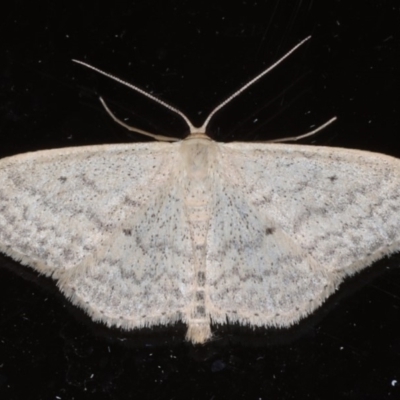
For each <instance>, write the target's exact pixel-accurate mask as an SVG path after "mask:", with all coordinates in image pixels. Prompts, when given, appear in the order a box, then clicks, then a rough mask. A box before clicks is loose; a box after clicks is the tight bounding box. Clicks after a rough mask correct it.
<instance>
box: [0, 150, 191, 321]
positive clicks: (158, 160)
mask: <svg viewBox="0 0 400 400" xmlns="http://www.w3.org/2000/svg"><path fill="white" fill-rule="evenodd" d="M179 145H180V144H179V143H177V144H172V145H171V144H167V143H144V144H133V145H108V146H90V147H82V148H68V149H59V150H50V151H42V152H37V153H28V154H23V155H19V156H15V157H10V158H6V159H3V160H1V161H0V250H1V251H2V252H4V253H6V254H8V255H10V256H11V257H12V258H14V259H15V260H17V261H20V262H21V263H23V264H25V265H29V266H31V267H33V268H35V269H36V270H38V271H40V272H42V273H44V274H46V275H51V276H53V277H54V278H55V279H57V280H58V284H59V285H60V287H61V289H62V290H63V292H64V293H65V294H66V295H67V296H68V297H70V298H71V300H72V301H73V302H74V303H76V304H78V305H80V306H81V307H83V308H84V309H85V310H86V311H87V312H88V313H89V314H90V315H91V316H92V317H94V318H96V319H101V320H103V321H104V322H106V323H107V324H109V325H118V326H123V327H127V328H128V327H139V326H144V325H152V324H158V323H167V322H171V321H175V320H177V319H180V318H181V312H182V310H183V309H184V308H185V307H186V306H187V303H188V302H189V301H190V300H189V297H190V296H189V286H190V284H191V283H192V281H193V276H192V274H193V271H192V268H193V262H192V259H191V257H192V252H193V249H192V244H191V242H190V235H189V231H190V229H189V226H188V223H187V220H186V217H185V216H184V214H183V197H182V193H181V192H180V188H179V186H178V185H176V184H175V183H176V176H175V175H176V174H175V169H176V168H177V166H179V156H180V153H179ZM178 266H179V267H181V268H177V267H178Z"/></svg>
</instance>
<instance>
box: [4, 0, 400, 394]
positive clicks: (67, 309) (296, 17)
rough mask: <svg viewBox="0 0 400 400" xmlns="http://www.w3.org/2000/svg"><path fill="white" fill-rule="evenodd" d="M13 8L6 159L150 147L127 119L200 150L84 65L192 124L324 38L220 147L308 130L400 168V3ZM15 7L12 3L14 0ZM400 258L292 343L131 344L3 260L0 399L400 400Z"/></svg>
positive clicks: (236, 108) (174, 120)
mask: <svg viewBox="0 0 400 400" xmlns="http://www.w3.org/2000/svg"><path fill="white" fill-rule="evenodd" d="M82 3H83V4H79V3H74V2H50V1H39V2H28V1H14V2H12V4H11V8H9V9H8V10H5V9H2V13H1V16H0V27H1V28H0V29H1V38H2V41H3V45H1V47H0V50H1V60H2V61H1V63H0V66H1V70H0V71H1V76H0V79H1V80H0V96H1V101H0V112H1V117H0V139H1V145H0V156H6V155H11V154H17V153H21V152H26V151H32V150H36V149H45V148H56V147H67V146H75V145H77V146H78V145H79V146H80V145H87V144H95V143H98V144H100V143H101V144H103V143H117V142H137V141H143V140H147V139H145V138H143V137H141V136H139V135H137V134H134V133H130V132H127V131H125V130H124V129H123V128H121V127H119V126H117V125H116V124H114V123H113V121H112V120H111V119H110V118H109V117H108V115H107V114H106V113H105V112H104V110H103V109H102V107H101V105H100V104H99V102H98V100H97V96H98V95H100V94H101V95H102V96H103V97H104V98H105V99H106V100H107V102H108V104H109V105H110V107H112V109H113V110H114V111H115V112H116V114H117V115H118V116H120V117H121V118H124V119H127V121H128V122H130V123H131V124H133V125H136V126H138V127H141V128H142V129H147V130H150V131H153V132H155V133H160V134H164V135H174V136H180V137H184V136H185V135H186V134H187V133H188V129H187V127H186V126H185V124H184V123H183V122H182V120H181V119H180V118H179V117H176V116H174V115H171V113H169V112H167V111H166V110H164V109H163V108H162V107H160V106H158V105H156V104H153V103H152V102H150V101H148V100H146V99H145V98H143V97H142V96H140V95H138V94H135V93H134V92H131V91H130V90H128V89H127V88H124V87H123V86H121V85H119V84H117V83H115V82H112V81H109V80H107V79H106V78H104V77H102V76H100V75H98V74H96V73H94V72H92V71H90V70H87V69H85V68H83V67H81V66H79V65H77V64H74V63H72V62H71V59H72V58H76V59H80V60H84V61H87V62H89V63H91V64H93V65H95V66H97V67H99V68H102V69H104V70H106V71H109V72H111V73H113V74H115V75H117V76H119V77H121V78H123V79H126V80H128V81H130V82H132V83H134V84H137V85H139V86H141V87H142V88H144V89H147V90H149V91H152V93H154V94H155V95H157V96H159V97H161V98H162V99H164V100H166V101H167V102H170V103H171V104H173V105H175V106H177V107H179V108H181V109H182V110H183V112H185V113H186V114H187V115H188V116H189V118H191V119H192V120H193V121H194V123H196V124H201V123H202V122H203V118H204V117H205V115H207V114H208V112H209V111H210V110H211V109H212V108H213V107H215V106H216V105H217V104H218V103H219V102H220V101H222V100H223V99H224V98H225V97H226V96H227V95H229V94H230V93H232V92H233V91H234V90H235V89H237V88H238V87H240V85H242V84H244V83H246V81H247V80H249V79H250V78H252V77H253V76H255V75H256V74H257V73H259V72H261V71H262V70H263V69H264V68H266V67H267V66H268V65H270V64H271V63H273V62H274V61H275V60H277V59H278V58H279V57H280V56H282V55H283V54H284V53H285V52H286V51H288V50H289V49H290V48H291V47H292V46H294V45H295V44H297V43H298V42H299V41H300V40H301V39H303V38H305V37H306V36H308V35H310V34H311V35H312V36H313V38H312V40H311V41H309V42H308V43H307V44H305V45H304V46H303V47H301V48H300V49H299V50H298V51H297V52H296V53H295V54H294V55H292V56H291V57H290V58H289V59H288V60H286V61H285V62H284V63H283V64H282V65H281V66H279V67H278V68H277V69H276V70H275V71H274V72H271V73H270V74H269V75H268V76H266V77H265V78H263V80H262V81H260V82H259V83H258V84H257V85H255V86H254V87H252V88H251V89H250V90H249V91H248V92H246V93H245V94H244V95H243V96H242V97H240V98H239V99H237V100H235V101H234V102H233V103H232V104H231V105H229V106H228V107H226V109H224V110H223V111H221V112H220V113H219V114H218V115H217V116H216V117H215V119H213V121H212V123H211V124H210V127H209V132H208V133H209V134H210V135H211V136H212V137H213V138H214V139H216V140H220V141H232V140H242V141H255V140H268V139H273V138H281V137H287V136H292V135H296V134H301V133H304V132H306V131H308V130H310V129H311V127H312V126H313V125H319V124H322V123H323V122H325V121H326V120H327V119H329V118H331V117H332V116H335V115H336V116H337V117H338V121H337V122H336V123H335V124H334V125H331V126H330V127H329V128H327V129H326V130H325V131H323V132H321V133H320V134H318V135H317V136H314V137H312V138H309V139H308V140H305V141H304V143H306V144H310V143H313V144H316V145H324V146H342V147H349V148H356V149H364V150H370V151H377V152H383V153H387V154H390V155H393V156H397V157H399V156H400V142H399V136H400V130H399V128H400V118H399V111H400V102H399V88H400V85H399V83H400V72H399V62H398V59H399V54H400V44H399V33H400V5H399V3H398V1H395V0H393V1H379V0H374V1H372V0H371V1H366V0H363V1H348V0H343V1H334V0H324V1H319V2H316V1H300V0H295V1H288V0H286V1H285V0H281V1H277V0H273V1H267V0H261V1H254V2H253V1H240V2H238V1H230V2H228V3H225V2H222V1H219V0H217V1H214V2H200V1H184V0H162V1H161V0H157V1H154V0H147V1H131V2H127V3H122V2H115V1H114V2H107V4H106V5H105V6H99V5H98V4H96V3H94V2H93V3H92V2H82ZM9 6H10V4H9ZM399 265H400V255H394V256H392V257H390V258H385V259H383V260H381V261H379V262H377V263H375V264H374V265H373V266H372V267H371V268H368V269H367V270H365V271H363V272H362V273H360V274H358V275H357V276H355V277H353V278H351V279H348V280H347V281H346V282H345V283H344V284H343V285H342V286H341V287H340V289H339V291H338V292H337V293H336V294H335V295H334V296H332V297H331V298H330V299H329V300H328V301H327V302H326V304H325V305H324V306H323V307H321V309H319V310H318V311H317V312H316V313H315V314H313V315H312V316H311V317H310V318H308V319H306V320H304V321H302V322H301V323H300V324H299V325H297V326H295V327H293V328H292V329H287V330H272V329H257V330H255V331H253V330H251V329H248V328H244V327H238V326H228V327H224V328H223V329H222V328H218V329H215V332H216V340H214V341H212V342H210V343H208V344H206V345H205V346H193V345H191V344H189V343H187V342H185V341H184V333H185V327H184V326H182V325H176V326H172V327H167V328H164V329H161V328H160V329H153V330H142V331H138V332H134V333H132V334H128V333H126V332H120V331H117V330H108V329H105V328H104V327H103V326H101V325H99V324H94V323H91V321H90V320H89V319H88V318H87V317H86V316H85V315H84V314H83V313H82V312H81V311H80V310H77V309H76V308H75V307H73V306H71V305H70V304H69V302H68V301H66V300H65V299H64V298H63V296H61V295H60V294H59V292H58V290H57V288H56V286H55V285H54V283H53V282H52V280H50V279H45V278H43V277H38V276H37V274H36V273H35V272H34V271H32V270H30V269H29V268H23V267H21V266H20V265H19V264H17V263H15V262H13V261H11V260H10V259H9V258H7V257H4V256H3V257H1V258H0V398H1V399H2V400H3V399H4V400H8V399H54V400H56V399H207V400H211V399H214V400H219V399H251V400H253V399H254V400H258V399H262V400H265V399H305V398H310V399H339V398H341V399H386V398H388V399H396V398H400V269H399Z"/></svg>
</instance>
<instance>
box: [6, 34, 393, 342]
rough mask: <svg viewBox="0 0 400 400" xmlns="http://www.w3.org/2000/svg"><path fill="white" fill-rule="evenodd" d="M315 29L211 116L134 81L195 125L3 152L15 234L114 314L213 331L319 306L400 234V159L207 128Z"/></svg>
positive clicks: (28, 260) (42, 268) (16, 255)
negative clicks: (116, 140) (186, 110)
mask: <svg viewBox="0 0 400 400" xmlns="http://www.w3.org/2000/svg"><path fill="white" fill-rule="evenodd" d="M307 39H308V38H307ZM307 39H306V40H307ZM303 42H304V41H303ZM303 42H301V43H300V44H302V43H303ZM300 44H299V45H297V46H296V47H295V48H294V49H292V50H291V51H290V52H289V53H288V54H286V55H285V56H284V57H282V58H281V59H280V60H279V61H277V62H276V63H275V64H274V65H273V66H272V67H270V68H268V69H267V70H266V71H264V72H263V73H262V74H260V75H259V76H258V77H256V78H255V79H253V80H252V81H250V82H249V83H248V84H247V85H245V86H244V87H242V88H241V89H240V90H238V91H237V92H236V93H235V94H234V95H232V96H231V97H229V98H228V99H227V100H226V101H224V102H223V103H221V104H220V105H219V106H218V107H217V108H216V109H215V110H214V111H213V112H212V113H211V114H210V115H209V117H208V118H207V119H206V121H205V123H204V124H203V126H202V127H200V128H196V127H194V126H193V125H192V123H191V122H190V121H189V119H188V118H187V117H186V116H185V115H183V114H182V113H181V112H180V111H179V110H177V109H175V108H173V107H171V106H169V105H168V104H166V103H164V102H162V101H161V100H158V99H155V98H154V97H153V96H152V95H150V94H148V93H145V92H143V91H142V90H140V89H138V88H137V87H135V86H133V85H129V84H127V83H125V82H122V83H124V84H126V85H128V86H130V87H132V88H133V89H135V90H137V91H140V92H141V93H143V94H145V95H146V96H148V97H150V98H153V99H154V100H156V101H158V102H159V103H161V104H163V105H165V106H166V107H168V108H169V109H170V110H172V111H174V112H176V113H178V114H179V115H180V116H181V117H182V118H183V119H184V120H185V121H186V122H187V124H188V125H189V128H190V135H189V136H188V137H187V138H186V139H185V140H179V141H178V140H177V139H169V140H175V142H174V143H165V142H151V143H138V144H122V145H120V144H116V145H104V146H89V147H79V148H64V149H58V150H57V149H56V150H49V151H38V152H34V153H27V154H22V155H17V156H14V157H9V158H4V159H3V160H1V161H0V250H1V251H2V252H3V253H5V254H7V255H9V256H10V257H12V258H13V259H14V260H17V261H19V262H21V263H22V264H24V265H28V266H30V267H32V268H34V269H35V270H37V271H39V272H40V273H43V274H45V275H48V276H52V277H53V278H54V279H55V280H56V281H57V283H58V285H59V287H60V289H61V290H62V291H63V293H64V294H65V295H66V296H67V297H68V298H69V299H70V300H71V301H72V302H73V303H74V304H76V305H78V306H80V307H82V308H83V309H84V310H85V311H86V312H87V313H88V314H89V315H90V316H91V317H92V318H93V319H94V320H98V321H102V322H104V323H106V324H107V325H109V326H117V327H122V328H125V329H133V328H140V327H144V326H153V325H158V324H170V323H173V322H175V321H179V320H180V321H183V322H185V323H186V324H187V325H188V331H187V335H186V337H187V339H188V340H190V341H192V342H193V343H203V342H205V341H206V340H207V339H209V338H210V337H211V329H210V324H211V323H218V324H224V323H227V322H239V323H240V324H244V325H252V326H278V327H280V326H288V325H291V324H293V323H296V322H297V321H298V320H299V319H301V318H302V317H304V316H306V315H308V314H309V313H311V312H312V311H313V310H315V309H316V308H317V307H318V306H320V305H321V303H322V302H323V301H324V300H325V299H326V297H327V296H329V295H330V294H331V293H332V292H334V290H335V289H336V288H337V286H338V284H339V283H340V282H341V281H342V280H343V279H344V278H345V277H346V276H348V275H351V274H354V273H355V272H356V271H358V270H361V269H362V268H365V267H367V266H369V265H370V264H371V263H373V262H374V261H375V260H378V259H380V258H381V257H383V256H384V255H388V254H390V253H393V252H395V251H398V250H399V249H400V161H399V160H397V159H395V158H392V157H389V156H386V155H382V154H376V153H369V152H364V151H357V150H347V149H341V148H328V147H317V146H300V145H288V144H275V143H269V144H268V143H254V144H252V143H217V142H214V141H213V140H211V139H210V137H209V136H207V134H206V133H205V132H206V126H207V124H208V122H209V120H210V118H211V117H212V116H213V115H214V114H215V112H217V111H218V110H219V109H220V108H221V107H223V106H225V105H226V104H227V103H228V102H229V101H231V100H232V99H233V98H234V97H236V96H237V95H238V94H239V93H241V92H242V91H243V90H244V89H246V88H247V87H248V86H249V85H251V84H253V83H254V82H255V81H256V80H258V79H259V78H260V77H261V76H263V75H264V74H266V73H267V72H268V71H269V70H270V69H271V68H273V67H274V66H275V65H277V64H278V63H279V62H281V61H282V60H283V59H284V58H286V57H287V56H288V55H289V54H290V53H291V52H293V51H294V50H295V49H296V48H297V47H298V46H300ZM85 65H87V64H85ZM87 66H88V65H87ZM88 67H89V68H92V69H95V68H93V67H90V66H88ZM96 70H97V69H96ZM97 71H98V70H97ZM99 72H101V73H103V74H105V73H104V72H102V71H99ZM105 75H107V76H110V75H109V74H105ZM110 77H111V78H113V79H116V80H118V78H115V77H113V76H110ZM119 81H120V80H119ZM120 82H121V81H120ZM113 118H114V119H116V117H114V116H113ZM116 120H117V119H116ZM117 122H119V123H121V124H123V125H125V124H124V123H123V122H122V121H119V120H117ZM330 122H331V121H328V123H330ZM328 123H327V124H328ZM327 124H324V125H323V126H322V127H324V126H326V125H327ZM322 127H321V128H322ZM131 129H133V128H131ZM319 129H320V128H319ZM135 130H136V131H139V132H142V133H144V134H147V135H149V136H152V137H155V138H156V139H161V140H166V139H167V138H164V137H160V136H157V135H153V134H149V133H148V132H143V131H141V130H138V129H135ZM312 133H314V132H310V133H308V134H306V135H303V136H302V137H304V136H307V135H310V134H312ZM291 139H293V138H291ZM288 140H289V139H288Z"/></svg>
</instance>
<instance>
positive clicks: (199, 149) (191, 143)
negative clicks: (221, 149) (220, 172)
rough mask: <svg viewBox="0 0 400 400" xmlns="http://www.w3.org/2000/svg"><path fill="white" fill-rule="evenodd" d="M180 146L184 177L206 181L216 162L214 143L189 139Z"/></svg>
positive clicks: (207, 140) (206, 140)
mask: <svg viewBox="0 0 400 400" xmlns="http://www.w3.org/2000/svg"><path fill="white" fill-rule="evenodd" d="M181 146H182V148H181V151H182V157H183V165H184V168H185V174H186V177H187V178H188V179H190V180H202V179H206V178H207V177H208V176H209V174H210V172H211V171H210V169H212V167H213V166H214V164H215V161H216V143H215V142H214V141H212V140H209V139H191V140H184V141H183V142H182V143H181Z"/></svg>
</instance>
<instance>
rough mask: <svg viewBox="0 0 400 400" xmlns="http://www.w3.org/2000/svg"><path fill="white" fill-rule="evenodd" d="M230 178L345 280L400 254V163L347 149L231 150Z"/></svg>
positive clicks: (226, 160) (225, 158)
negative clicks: (377, 262) (384, 258)
mask: <svg viewBox="0 0 400 400" xmlns="http://www.w3.org/2000/svg"><path fill="white" fill-rule="evenodd" d="M221 162H222V163H223V164H224V165H226V171H227V172H226V179H229V180H232V181H235V182H236V183H237V184H240V183H241V184H242V185H243V190H244V192H245V193H246V198H247V199H248V202H249V204H251V205H252V206H253V207H254V208H255V209H256V210H257V212H258V213H259V214H260V215H264V216H265V217H267V218H268V219H270V220H271V221H273V222H274V224H276V226H278V227H279V228H280V229H282V231H283V232H284V233H285V234H286V235H287V236H289V237H290V238H291V239H292V240H293V242H294V243H296V244H297V246H298V247H299V248H301V249H303V250H305V251H306V253H307V254H309V255H310V256H311V257H312V258H313V259H314V260H315V261H316V263H317V264H318V265H319V266H321V267H323V268H326V269H327V270H329V271H335V272H337V273H338V274H339V275H341V276H345V275H347V274H352V273H354V272H355V271H356V270H358V269H361V268H364V267H366V266H368V265H370V264H371V263H372V262H373V261H374V260H376V259H379V258H381V257H382V256H384V255H386V254H390V253H392V252H394V251H398V250H399V249H400V161H399V160H397V159H395V158H392V157H389V156H385V155H382V154H378V153H371V152H363V151H358V150H348V149H341V148H329V147H314V146H297V145H278V144H245V143H240V144H239V143H231V144H226V145H224V146H221Z"/></svg>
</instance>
